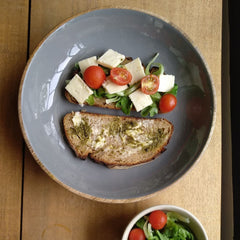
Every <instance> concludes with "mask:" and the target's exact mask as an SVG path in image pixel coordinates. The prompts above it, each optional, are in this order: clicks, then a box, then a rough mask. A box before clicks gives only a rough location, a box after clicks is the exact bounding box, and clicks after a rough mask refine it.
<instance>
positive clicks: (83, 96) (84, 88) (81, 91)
mask: <svg viewBox="0 0 240 240" xmlns="http://www.w3.org/2000/svg"><path fill="white" fill-rule="evenodd" d="M65 89H66V90H67V91H68V92H69V93H70V94H71V95H72V96H73V97H74V98H75V99H76V100H77V101H78V103H79V104H83V103H84V102H85V101H86V100H87V99H88V97H89V96H90V95H92V94H93V91H92V90H91V89H90V88H89V87H88V85H87V84H86V83H85V82H84V81H83V80H82V79H81V78H80V77H79V75H78V74H75V76H74V77H73V78H72V79H71V81H70V82H69V83H68V84H67V86H66V87H65Z"/></svg>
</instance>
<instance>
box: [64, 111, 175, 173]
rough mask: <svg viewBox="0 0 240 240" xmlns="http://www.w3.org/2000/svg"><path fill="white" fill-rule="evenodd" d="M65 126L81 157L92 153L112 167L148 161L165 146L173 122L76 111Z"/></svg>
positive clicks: (171, 131)
mask: <svg viewBox="0 0 240 240" xmlns="http://www.w3.org/2000/svg"><path fill="white" fill-rule="evenodd" d="M63 126H64V131H65V135H66V138H67V140H68V142H69V145H70V146H71V148H72V149H73V150H74V152H75V154H76V156H77V157H80V158H82V159H85V158H87V157H88V156H89V157H90V158H91V159H93V160H94V161H96V162H97V163H102V164H104V165H106V166H107V167H109V168H119V169H124V168H129V167H133V166H136V165H139V164H143V163H147V162H149V161H151V160H153V159H154V158H156V157H157V156H158V155H159V154H160V153H161V152H163V151H164V150H165V146H166V145H167V144H168V142H169V140H170V138H171V136H172V133H173V128H174V127H173V125H172V123H170V122H169V121H168V120H166V119H160V118H156V119H146V118H135V117H124V116H121V117H120V116H112V115H103V114H94V113H87V112H76V113H74V112H72V113H68V114H66V115H65V116H64V119H63Z"/></svg>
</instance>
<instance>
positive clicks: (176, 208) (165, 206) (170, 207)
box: [121, 204, 208, 240]
mask: <svg viewBox="0 0 240 240" xmlns="http://www.w3.org/2000/svg"><path fill="white" fill-rule="evenodd" d="M155 210H163V211H175V212H177V213H179V214H184V215H187V216H188V217H189V218H190V219H191V220H193V221H194V222H195V223H196V224H197V225H198V226H199V229H200V230H201V232H202V233H203V235H204V237H205V239H202V240H208V236H207V233H206V230H205V228H204V227H203V225H202V223H201V222H200V220H199V219H198V218H197V217H196V216H195V215H194V214H192V213H191V212H189V211H188V210H186V209H185V208H182V207H179V206H176V205H170V204H160V205H155V206H152V207H149V208H146V209H144V210H142V211H141V212H139V213H138V214H137V215H135V216H134V217H133V218H132V220H130V222H129V223H128V225H127V226H126V228H125V230H124V232H123V235H122V239H121V240H128V236H129V233H130V231H131V229H132V228H133V226H134V225H135V223H136V222H137V221H138V220H139V219H140V218H141V217H143V216H145V215H147V214H149V213H151V212H152V211H155Z"/></svg>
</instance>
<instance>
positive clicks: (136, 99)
mask: <svg viewBox="0 0 240 240" xmlns="http://www.w3.org/2000/svg"><path fill="white" fill-rule="evenodd" d="M129 97H130V99H131V101H132V103H133V105H134V107H135V108H136V111H137V112H139V111H141V110H142V109H144V108H145V107H148V106H150V105H151V104H152V103H153V101H152V98H151V97H150V95H147V94H145V93H143V92H142V91H141V90H140V89H138V90H136V91H135V92H133V93H131V94H130V95H129Z"/></svg>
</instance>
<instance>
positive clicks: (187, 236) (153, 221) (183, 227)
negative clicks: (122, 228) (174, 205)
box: [128, 210, 197, 240]
mask: <svg viewBox="0 0 240 240" xmlns="http://www.w3.org/2000/svg"><path fill="white" fill-rule="evenodd" d="M188 224H189V219H188V218H185V217H183V216H180V215H179V214H177V213H175V212H167V213H165V212H163V211H161V210H156V211H153V212H151V213H150V214H149V215H146V216H144V217H142V218H141V219H139V220H138V221H137V222H136V224H135V225H134V227H133V229H132V230H131V231H130V234H129V237H128V240H146V239H147V240H197V239H196V237H195V236H194V234H193V232H192V231H191V229H190V228H189V226H188Z"/></svg>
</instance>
